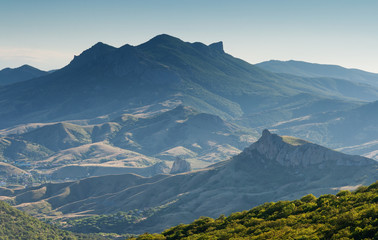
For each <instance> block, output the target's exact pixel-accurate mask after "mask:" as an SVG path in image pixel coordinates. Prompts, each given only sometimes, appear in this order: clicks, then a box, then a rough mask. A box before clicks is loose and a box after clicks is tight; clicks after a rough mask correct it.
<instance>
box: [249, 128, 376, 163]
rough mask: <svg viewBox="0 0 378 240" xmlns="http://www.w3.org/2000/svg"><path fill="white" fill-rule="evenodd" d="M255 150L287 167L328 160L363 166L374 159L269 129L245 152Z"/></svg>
mask: <svg viewBox="0 0 378 240" xmlns="http://www.w3.org/2000/svg"><path fill="white" fill-rule="evenodd" d="M254 151H257V152H258V153H259V154H261V155H262V156H264V157H265V159H266V160H267V161H275V162H277V163H279V164H281V165H283V166H286V167H309V166H311V165H321V164H324V163H327V162H328V163H329V162H333V163H336V164H337V165H340V166H362V165H367V164H369V163H371V161H372V160H371V159H367V158H365V157H361V156H348V155H345V154H343V153H340V152H337V151H334V150H331V149H328V148H325V147H322V146H320V145H317V144H314V143H310V142H308V141H305V140H302V139H298V138H295V137H291V136H279V135H277V134H272V133H270V132H269V130H267V129H265V130H264V131H263V133H262V137H261V138H260V139H259V140H258V141H257V142H256V143H254V144H252V145H251V146H250V147H249V148H247V149H246V150H245V151H244V154H250V155H251V156H253V154H254Z"/></svg>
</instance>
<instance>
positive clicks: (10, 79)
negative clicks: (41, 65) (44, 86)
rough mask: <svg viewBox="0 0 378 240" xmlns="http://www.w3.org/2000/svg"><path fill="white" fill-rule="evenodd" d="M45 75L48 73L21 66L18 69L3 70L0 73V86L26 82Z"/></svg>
mask: <svg viewBox="0 0 378 240" xmlns="http://www.w3.org/2000/svg"><path fill="white" fill-rule="evenodd" d="M46 74H48V72H45V71H42V70H39V69H37V68H34V67H32V66H29V65H23V66H21V67H18V68H4V69H3V70H1V71H0V86H5V85H8V84H12V83H17V82H22V81H26V80H29V79H33V78H37V77H41V76H43V75H46Z"/></svg>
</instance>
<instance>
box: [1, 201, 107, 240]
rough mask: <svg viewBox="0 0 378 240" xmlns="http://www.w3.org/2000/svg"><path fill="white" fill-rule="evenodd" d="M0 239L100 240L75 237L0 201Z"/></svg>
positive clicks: (88, 237)
mask: <svg viewBox="0 0 378 240" xmlns="http://www.w3.org/2000/svg"><path fill="white" fill-rule="evenodd" d="M0 239H28V240H29V239H65V240H69V239H102V238H100V237H96V236H92V235H91V236H85V235H80V236H79V235H76V234H74V233H71V232H67V231H63V230H61V229H58V228H57V227H54V226H51V225H49V224H47V223H44V222H41V221H40V220H38V219H36V218H34V217H31V216H29V215H27V214H25V213H23V212H21V211H20V210H17V209H15V208H13V207H11V206H9V205H8V204H7V203H4V202H2V201H0Z"/></svg>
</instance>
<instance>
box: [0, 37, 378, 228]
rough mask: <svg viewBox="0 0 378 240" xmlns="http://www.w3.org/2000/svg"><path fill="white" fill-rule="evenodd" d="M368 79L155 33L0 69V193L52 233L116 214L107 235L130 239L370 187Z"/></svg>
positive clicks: (373, 172)
mask: <svg viewBox="0 0 378 240" xmlns="http://www.w3.org/2000/svg"><path fill="white" fill-rule="evenodd" d="M4 73H5V75H2V74H4ZM21 73H22V74H21ZM6 74H8V75H6ZM2 76H5V78H4V79H3V80H2V78H1V77H2ZM377 79H378V78H377V74H373V73H368V72H363V71H360V70H356V69H345V68H342V67H339V66H332V65H321V64H312V63H305V62H297V61H289V62H280V61H269V62H264V63H260V64H257V65H251V64H249V63H247V62H245V61H243V60H241V59H237V58H235V57H233V56H231V55H229V54H227V53H226V52H225V51H224V49H223V43H222V42H217V43H213V44H210V45H205V44H203V43H199V42H194V43H189V42H184V41H182V40H180V39H178V38H175V37H172V36H169V35H166V34H162V35H158V36H156V37H154V38H152V39H151V40H149V41H147V42H146V43H143V44H140V45H138V46H131V45H128V44H126V45H124V46H121V47H119V48H116V47H112V46H109V45H107V44H104V43H101V42H99V43H97V44H95V45H94V46H92V47H91V48H89V49H87V50H85V51H83V52H82V53H81V54H80V55H78V56H75V57H74V58H73V60H72V61H71V62H70V63H69V64H68V65H67V66H65V67H63V68H62V69H58V70H55V71H49V72H43V71H39V70H36V69H34V68H32V67H29V66H23V67H21V68H18V69H14V70H11V69H4V70H2V71H1V72H0V85H3V86H0V115H1V118H0V161H1V164H0V172H1V175H0V180H1V181H0V182H1V185H2V186H4V187H1V188H0V196H1V199H2V200H5V201H8V202H9V203H11V204H12V205H14V206H16V207H17V208H19V209H22V210H25V211H27V212H29V213H31V214H33V215H35V216H38V217H41V218H49V219H52V220H53V221H56V222H58V223H65V224H66V225H65V226H66V227H67V224H68V223H67V222H70V221H71V222H72V221H73V220H72V219H76V218H78V219H79V220H80V219H83V220H82V222H86V221H87V222H93V221H94V220H93V219H94V218H96V219H97V218H98V216H99V215H101V216H102V217H103V218H105V219H113V220H114V219H119V218H120V216H123V217H125V218H126V219H128V220H127V223H126V224H125V225H124V227H123V228H122V231H121V232H119V233H138V234H139V233H142V232H145V231H149V232H160V231H162V230H163V229H165V228H168V227H171V226H173V225H176V224H179V223H188V222H190V221H193V220H194V219H196V218H198V217H200V216H203V215H205V216H210V217H218V216H219V215H221V214H230V213H232V212H234V211H242V210H245V209H249V208H251V207H253V206H256V205H258V204H262V203H264V202H269V201H278V200H287V199H295V198H298V197H301V196H303V195H305V194H308V193H313V194H315V195H320V194H324V193H335V192H337V191H338V190H339V189H354V188H356V187H358V186H359V185H361V184H370V183H372V182H374V181H375V180H376V179H377V177H378V174H377V162H376V161H374V160H373V159H376V160H378V150H377V149H378V138H377V136H378V135H377V134H378V128H377V124H376V123H377V122H378V115H377V113H378V84H377ZM2 83H4V84H2ZM263 129H270V131H268V130H264V131H262V130H263ZM261 131H262V135H260V132H261ZM260 136H261V137H260ZM312 142H313V143H312ZM321 145H324V146H325V147H322V146H321ZM329 148H333V149H338V150H339V151H342V152H344V153H350V154H359V155H363V156H364V157H363V156H356V155H346V154H344V153H341V152H338V151H335V150H331V149H329ZM243 149H244V150H243ZM36 183H38V184H36ZM20 185H23V186H20ZM33 185H34V186H33ZM25 186H27V187H25ZM80 221H81V220H80ZM68 225H69V224H68ZM84 228H85V227H84ZM88 229H91V230H90V231H92V230H93V229H92V228H88ZM88 229H87V230H88ZM88 231H89V230H88ZM93 231H99V230H98V229H97V230H96V229H94V230H93ZM109 231H110V230H109Z"/></svg>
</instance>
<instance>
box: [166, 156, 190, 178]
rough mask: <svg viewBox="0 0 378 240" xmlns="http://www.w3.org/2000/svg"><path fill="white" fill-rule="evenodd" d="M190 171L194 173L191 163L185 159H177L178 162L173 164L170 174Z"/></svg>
mask: <svg viewBox="0 0 378 240" xmlns="http://www.w3.org/2000/svg"><path fill="white" fill-rule="evenodd" d="M190 171H192V167H191V166H190V163H189V162H188V161H186V160H184V159H181V158H179V157H177V158H176V160H175V161H174V162H173V165H172V169H171V172H170V174H177V173H184V172H190Z"/></svg>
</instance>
